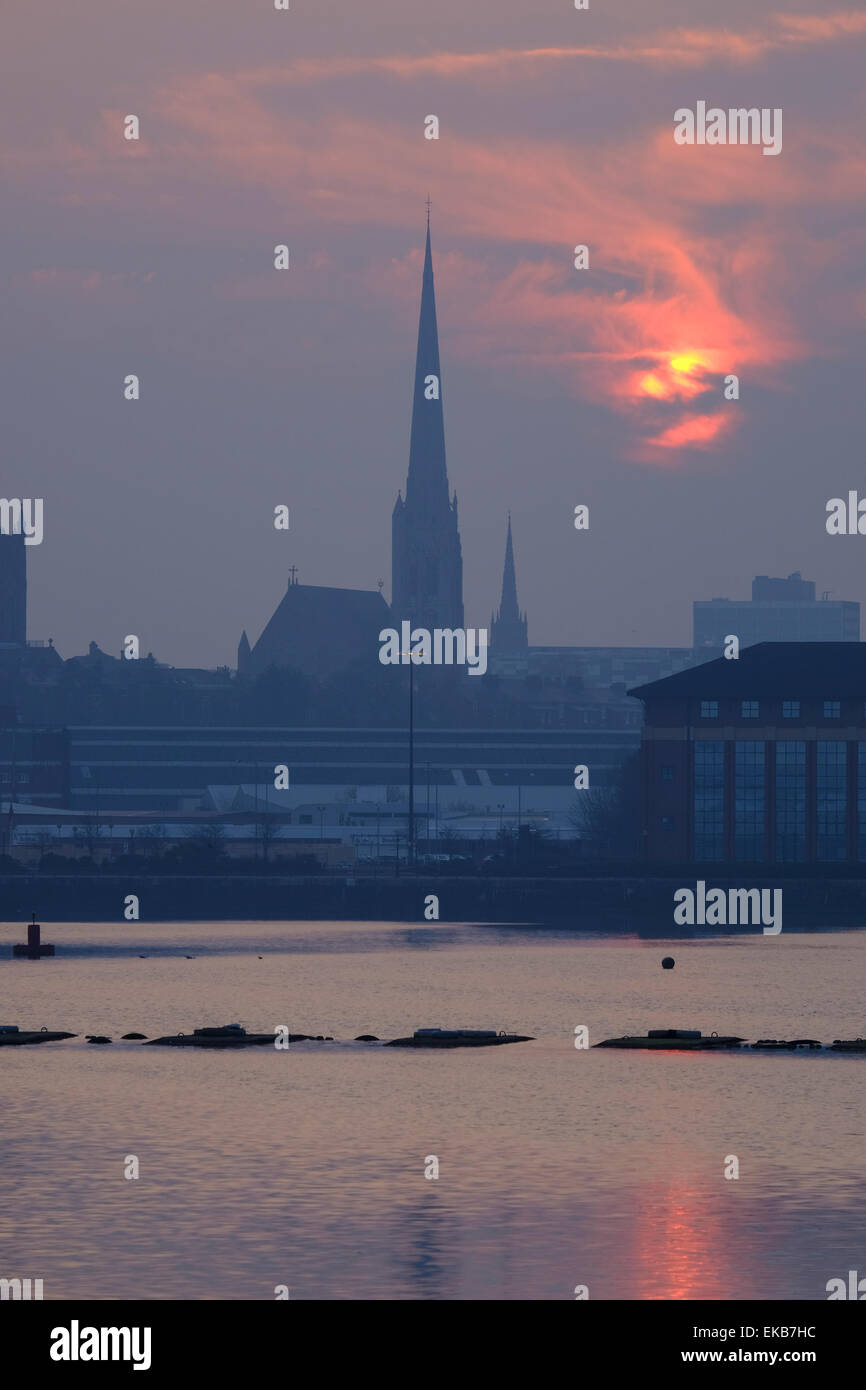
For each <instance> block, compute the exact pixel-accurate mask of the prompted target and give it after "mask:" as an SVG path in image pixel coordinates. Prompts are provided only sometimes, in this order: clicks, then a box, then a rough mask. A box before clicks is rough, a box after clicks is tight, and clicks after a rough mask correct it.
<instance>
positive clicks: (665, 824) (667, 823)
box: [662, 816, 674, 830]
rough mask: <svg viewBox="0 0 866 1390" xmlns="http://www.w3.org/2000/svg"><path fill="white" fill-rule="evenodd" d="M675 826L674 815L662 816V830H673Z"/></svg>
mask: <svg viewBox="0 0 866 1390" xmlns="http://www.w3.org/2000/svg"><path fill="white" fill-rule="evenodd" d="M673 828H674V818H673V816H662V830H673Z"/></svg>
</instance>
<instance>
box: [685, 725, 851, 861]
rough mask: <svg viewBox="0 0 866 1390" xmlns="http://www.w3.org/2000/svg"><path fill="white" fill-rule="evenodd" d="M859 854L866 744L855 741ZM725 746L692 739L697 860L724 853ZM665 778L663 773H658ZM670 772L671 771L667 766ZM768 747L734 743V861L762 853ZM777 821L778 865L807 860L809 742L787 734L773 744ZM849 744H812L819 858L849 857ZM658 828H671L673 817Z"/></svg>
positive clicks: (756, 857)
mask: <svg viewBox="0 0 866 1390" xmlns="http://www.w3.org/2000/svg"><path fill="white" fill-rule="evenodd" d="M857 757H858V782H857V827H858V832H857V833H858V839H857V857H858V859H861V860H866V743H859V744H858V746H857ZM724 768H725V745H724V743H723V742H722V741H721V740H718V741H717V740H704V741H701V742H699V743H696V744H695V779H694V833H695V858H696V859H698V860H715V861H719V860H721V859H723V858H724V852H725V785H724V783H725V778H724ZM662 775H663V776H664V772H663V774H662ZM671 775H673V769H671ZM766 792H767V776H766V763H765V745H764V744H763V743H761V742H758V741H753V742H748V743H746V742H737V743H735V744H734V806H733V811H734V858H735V859H736V860H740V861H742V862H749V863H756V862H760V861H761V860H763V859H764V858H765V857H766V835H765V832H766V829H767V828H768V827H767V825H766ZM775 793H776V796H775V802H776V817H775V825H774V826H771V827H769V828H770V829H771V832H772V836H773V839H774V846H775V859H776V861H777V862H778V863H796V862H800V861H802V860H805V858H806V853H807V845H806V743H805V741H803V740H797V739H785V740H782V741H779V742H777V743H776V769H775ZM847 798H848V774H847V744H845V743H843V742H841V741H836V740H833V741H830V740H819V741H818V742H817V744H816V783H815V831H816V846H815V849H816V857H817V858H818V859H819V860H823V861H834V860H835V861H838V860H844V859H845V858H846V856H847V844H846V811H847ZM662 828H663V829H666V830H673V829H674V824H673V819H672V818H671V817H665V819H664V820H663V821H662Z"/></svg>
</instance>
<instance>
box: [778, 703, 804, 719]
mask: <svg viewBox="0 0 866 1390" xmlns="http://www.w3.org/2000/svg"><path fill="white" fill-rule="evenodd" d="M782 718H783V719H799V718H800V701H799V700H783V701H782Z"/></svg>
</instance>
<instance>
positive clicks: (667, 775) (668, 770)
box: [662, 763, 674, 782]
mask: <svg viewBox="0 0 866 1390" xmlns="http://www.w3.org/2000/svg"><path fill="white" fill-rule="evenodd" d="M673 780H674V770H673V768H672V767H671V765H670V763H665V765H664V767H663V768H662V781H663V782H672V781H673Z"/></svg>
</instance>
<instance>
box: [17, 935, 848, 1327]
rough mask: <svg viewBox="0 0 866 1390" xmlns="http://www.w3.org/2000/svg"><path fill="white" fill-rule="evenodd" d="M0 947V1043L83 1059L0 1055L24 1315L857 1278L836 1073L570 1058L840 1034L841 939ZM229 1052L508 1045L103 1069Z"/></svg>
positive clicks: (834, 1065) (843, 1024) (731, 1292)
mask: <svg viewBox="0 0 866 1390" xmlns="http://www.w3.org/2000/svg"><path fill="white" fill-rule="evenodd" d="M23 936H24V928H23V927H22V926H21V925H19V924H15V925H14V926H13V925H10V924H5V925H3V926H2V927H0V956H2V959H0V998H2V1004H0V1023H16V1024H18V1025H19V1026H20V1027H21V1028H40V1027H42V1026H43V1025H44V1026H46V1027H49V1028H57V1029H69V1030H71V1031H73V1032H76V1033H79V1034H81V1035H82V1036H81V1037H80V1038H77V1039H74V1040H69V1041H67V1042H63V1043H48V1044H43V1045H40V1046H38V1047H26V1048H4V1049H2V1050H0V1088H2V1089H0V1094H2V1128H0V1276H4V1277H7V1278H11V1277H20V1278H24V1277H29V1278H42V1279H43V1281H44V1293H45V1297H46V1299H50V1298H58V1299H60V1298H63V1299H67V1298H70V1299H71V1298H80V1299H112V1298H142V1299H159V1298H180V1299H209V1298H219V1299H273V1298H274V1297H275V1291H276V1290H277V1289H278V1287H279V1286H285V1287H286V1288H287V1289H288V1290H289V1297H290V1298H291V1299H573V1298H574V1297H575V1289H576V1287H577V1286H585V1287H586V1288H587V1289H588V1292H589V1297H590V1298H591V1299H730V1300H738V1299H749V1298H758V1299H824V1298H826V1296H827V1295H826V1284H827V1281H828V1280H829V1279H831V1278H837V1277H841V1278H843V1279H846V1280H847V1275H848V1271H849V1270H851V1269H856V1270H859V1271H860V1272H861V1275H866V1222H864V1210H866V1206H864V1197H866V1172H864V1166H866V1165H864V1153H866V1145H864V1124H866V1121H864V1113H866V1106H864V1093H866V1056H864V1057H856V1056H855V1057H844V1056H809V1055H799V1054H798V1055H793V1056H792V1055H785V1054H781V1055H779V1054H776V1055H756V1054H752V1053H739V1054H732V1055H731V1054H729V1055H715V1056H714V1055H711V1054H710V1055H707V1054H685V1053H684V1054H677V1053H646V1052H617V1051H605V1050H602V1051H593V1050H592V1049H589V1050H585V1049H580V1048H576V1047H575V1045H574V1043H575V1033H574V1030H575V1028H576V1027H579V1026H585V1027H586V1028H588V1029H589V1040H590V1042H592V1043H594V1042H598V1041H600V1040H601V1039H603V1038H605V1037H611V1036H618V1035H621V1034H623V1033H628V1032H634V1033H639V1032H640V1033H642V1032H645V1031H646V1029H647V1028H651V1027H681V1028H700V1029H702V1030H703V1031H705V1032H711V1031H713V1030H714V1029H715V1030H716V1031H718V1032H719V1033H734V1034H739V1035H740V1036H743V1037H746V1038H749V1039H756V1038H759V1037H783V1038H784V1037H788V1038H790V1037H813V1038H818V1039H820V1040H821V1041H823V1042H829V1041H832V1040H833V1038H838V1037H857V1036H858V1035H866V1004H864V988H863V986H864V980H866V936H864V935H862V934H859V933H853V932H851V933H839V934H829V933H821V932H815V933H811V934H795V933H785V932H783V933H782V934H781V935H780V936H778V937H769V936H764V935H762V934H757V935H753V934H751V933H748V934H747V933H745V932H740V933H738V934H731V935H729V936H726V937H715V938H710V937H707V938H704V939H700V940H693V941H682V940H680V941H676V942H664V941H660V940H653V941H646V940H639V939H638V938H636V937H616V938H602V937H601V936H592V935H588V934H583V933H582V934H576V933H566V932H563V931H550V930H527V929H511V928H492V927H477V926H452V925H445V924H438V923H425V924H424V925H420V926H419V925H394V924H381V925H378V924H367V923H360V924H358V923H348V924H346V923H313V924H309V923H288V924H285V923H283V924H271V923H260V922H254V923H247V924H244V923H231V924H225V923H195V924H189V923H182V924H160V925H155V926H151V925H144V924H143V923H140V922H139V923H129V924H124V925H122V926H118V925H105V924H99V925H93V924H86V923H85V924H77V925H76V924H69V923H64V924H57V925H49V924H43V941H51V942H54V943H55V944H56V946H57V951H58V954H57V956H56V957H55V958H54V959H51V960H42V961H39V962H29V961H12V960H9V959H7V957H8V955H9V954H11V952H10V950H9V947H10V946H11V943H12V942H13V941H19V940H22V939H23ZM666 954H672V955H674V956H675V957H676V962H677V964H676V968H675V969H674V970H672V971H663V970H662V969H661V966H660V962H661V958H662V956H664V955H666ZM141 956H144V957H146V959H141V958H140V957H141ZM187 956H191V957H193V959H186V957H187ZM230 1022H239V1023H242V1024H244V1025H245V1026H246V1027H247V1028H248V1029H249V1030H251V1031H263V1032H264V1031H270V1030H272V1029H274V1028H275V1027H277V1026H278V1025H280V1024H284V1025H287V1026H288V1027H289V1028H290V1030H291V1031H293V1032H312V1033H325V1034H328V1033H330V1034H333V1035H334V1037H335V1038H337V1039H341V1040H343V1039H352V1038H354V1036H355V1035H356V1034H358V1033H365V1032H370V1033H375V1034H377V1035H378V1036H379V1037H380V1038H390V1037H397V1036H401V1035H405V1034H406V1033H409V1032H411V1031H413V1030H414V1029H415V1028H416V1027H423V1026H442V1027H456V1026H464V1027H493V1028H497V1029H505V1030H508V1031H515V1032H520V1033H529V1034H532V1035H533V1036H534V1037H535V1039H536V1041H534V1042H531V1043H528V1044H520V1045H514V1046H507V1047H497V1048H489V1049H472V1050H459V1049H458V1050H453V1051H450V1050H449V1051H444V1052H418V1051H411V1050H408V1051H406V1050H402V1049H399V1048H393V1049H392V1048H384V1049H383V1048H378V1047H375V1046H370V1045H365V1044H361V1043H351V1042H343V1043H341V1044H340V1045H336V1044H322V1043H319V1044H316V1043H310V1044H292V1045H291V1047H290V1048H289V1050H288V1051H278V1050H277V1049H275V1048H270V1047H264V1048H252V1049H246V1050H243V1051H238V1052H215V1051H206V1052H202V1051H193V1050H189V1049H184V1050H179V1049H171V1048H157V1047H141V1046H140V1045H138V1044H136V1043H120V1042H119V1039H120V1036H121V1034H123V1033H125V1032H129V1031H132V1030H135V1031H139V1032H143V1033H145V1034H146V1035H147V1036H149V1037H155V1036H157V1035H159V1034H162V1033H175V1032H179V1031H183V1032H190V1031H191V1030H192V1029H193V1028H194V1027H198V1026H201V1025H203V1024H215V1023H230ZM85 1033H106V1034H108V1035H110V1036H111V1037H113V1038H114V1039H115V1042H114V1044H113V1045H112V1046H111V1047H97V1046H92V1045H89V1044H87V1043H86V1042H85V1041H84V1037H83V1035H84V1034H85ZM132 1155H134V1156H135V1157H136V1158H137V1160H138V1167H139V1177H138V1178H137V1179H128V1178H126V1177H125V1176H124V1171H125V1168H126V1169H131V1167H132V1165H131V1164H129V1163H127V1159H128V1157H129V1156H132ZM433 1156H435V1157H436V1159H437V1160H438V1168H439V1176H438V1178H428V1177H425V1169H426V1170H427V1171H431V1170H432V1168H433V1165H432V1163H431V1162H430V1161H429V1160H430V1159H431V1158H432V1157H433ZM731 1157H735V1158H736V1159H737V1160H738V1165H739V1177H738V1178H736V1179H732V1178H726V1177H725V1171H726V1168H727V1169H728V1171H731V1170H732V1167H733V1165H732V1164H731V1162H730V1160H731Z"/></svg>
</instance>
